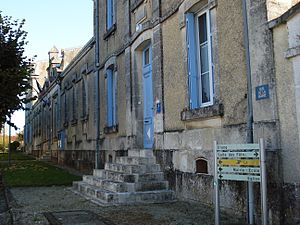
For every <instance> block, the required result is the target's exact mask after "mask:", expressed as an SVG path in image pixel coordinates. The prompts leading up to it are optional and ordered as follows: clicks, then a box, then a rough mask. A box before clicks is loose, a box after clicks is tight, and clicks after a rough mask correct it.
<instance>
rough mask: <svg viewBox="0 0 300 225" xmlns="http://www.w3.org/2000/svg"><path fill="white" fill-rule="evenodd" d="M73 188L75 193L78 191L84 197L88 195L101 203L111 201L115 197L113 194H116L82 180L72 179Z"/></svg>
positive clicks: (104, 203)
mask: <svg viewBox="0 0 300 225" xmlns="http://www.w3.org/2000/svg"><path fill="white" fill-rule="evenodd" d="M73 190H74V191H75V192H77V193H80V194H81V195H83V196H84V197H89V198H91V199H92V200H95V201H96V202H97V203H100V204H103V205H106V204H111V203H113V201H114V200H115V199H116V197H115V196H116V195H117V193H113V192H111V191H107V190H103V189H100V188H98V187H96V186H92V185H90V184H88V183H85V182H83V181H74V182H73Z"/></svg>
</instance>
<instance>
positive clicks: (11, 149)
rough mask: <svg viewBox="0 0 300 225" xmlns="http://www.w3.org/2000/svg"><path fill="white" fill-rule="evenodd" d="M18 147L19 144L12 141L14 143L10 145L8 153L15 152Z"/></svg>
mask: <svg viewBox="0 0 300 225" xmlns="http://www.w3.org/2000/svg"><path fill="white" fill-rule="evenodd" d="M20 145H21V144H20V142H18V141H14V142H12V143H10V151H12V152H15V151H17V149H18V147H19V146H20Z"/></svg>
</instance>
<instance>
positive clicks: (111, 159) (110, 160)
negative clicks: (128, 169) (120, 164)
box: [108, 155, 113, 163]
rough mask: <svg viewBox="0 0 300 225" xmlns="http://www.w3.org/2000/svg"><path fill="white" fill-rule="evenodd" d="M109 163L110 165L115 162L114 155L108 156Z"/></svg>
mask: <svg viewBox="0 0 300 225" xmlns="http://www.w3.org/2000/svg"><path fill="white" fill-rule="evenodd" d="M108 162H109V163H112V162H113V157H112V155H109V156H108Z"/></svg>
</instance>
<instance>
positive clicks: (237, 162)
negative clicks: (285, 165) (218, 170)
mask: <svg viewBox="0 0 300 225" xmlns="http://www.w3.org/2000/svg"><path fill="white" fill-rule="evenodd" d="M218 164H219V165H220V166H259V165H260V163H259V159H219V160H218Z"/></svg>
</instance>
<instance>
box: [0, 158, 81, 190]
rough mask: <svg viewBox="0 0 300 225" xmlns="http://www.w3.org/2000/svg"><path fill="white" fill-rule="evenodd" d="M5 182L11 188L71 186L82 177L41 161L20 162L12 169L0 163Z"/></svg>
mask: <svg viewBox="0 0 300 225" xmlns="http://www.w3.org/2000/svg"><path fill="white" fill-rule="evenodd" d="M0 170H1V171H2V173H3V174H4V175H3V178H4V182H5V184H6V185H8V186H10V187H25V186H52V185H71V184H72V182H73V181H74V180H80V179H81V177H79V176H75V175H72V174H70V173H68V172H67V171H65V170H63V169H60V168H57V167H55V166H52V165H49V164H47V163H45V162H40V161H18V162H15V163H13V164H12V165H11V166H10V167H9V166H8V164H6V163H3V162H2V163H1V162H0Z"/></svg>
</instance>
